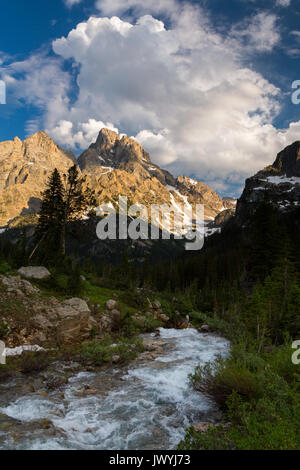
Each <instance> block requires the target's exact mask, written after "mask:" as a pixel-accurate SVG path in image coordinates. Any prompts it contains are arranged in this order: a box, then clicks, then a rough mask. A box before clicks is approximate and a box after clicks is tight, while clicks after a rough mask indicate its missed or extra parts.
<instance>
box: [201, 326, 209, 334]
mask: <svg viewBox="0 0 300 470" xmlns="http://www.w3.org/2000/svg"><path fill="white" fill-rule="evenodd" d="M199 331H200V333H209V332H210V327H209V326H208V325H202V326H201V328H200V330H199Z"/></svg>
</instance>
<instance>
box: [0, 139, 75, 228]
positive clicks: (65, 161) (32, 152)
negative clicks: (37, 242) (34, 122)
mask: <svg viewBox="0 0 300 470" xmlns="http://www.w3.org/2000/svg"><path fill="white" fill-rule="evenodd" d="M74 161H75V156H74V155H73V154H72V152H68V151H64V150H62V149H61V148H60V147H59V146H58V145H56V144H55V142H54V141H53V140H52V139H50V137H49V136H48V135H47V134H46V133H45V132H38V133H37V134H34V135H33V136H31V137H29V138H28V139H26V140H25V141H24V142H21V140H20V139H18V137H16V138H15V139H14V140H13V141H7V142H0V226H3V225H6V224H7V222H8V221H9V220H11V219H13V218H14V217H16V216H18V215H20V214H30V213H35V212H37V211H38V210H39V207H40V196H41V191H43V190H44V188H45V184H46V182H47V181H48V178H49V176H50V174H51V173H52V172H53V170H54V168H56V167H57V168H59V170H60V171H61V172H62V173H65V172H66V171H67V170H68V168H69V167H70V166H72V165H73V164H74Z"/></svg>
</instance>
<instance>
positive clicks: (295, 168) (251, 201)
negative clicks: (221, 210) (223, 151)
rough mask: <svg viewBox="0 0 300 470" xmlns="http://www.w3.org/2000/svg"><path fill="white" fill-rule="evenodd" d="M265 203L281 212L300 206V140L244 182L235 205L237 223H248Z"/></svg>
mask: <svg viewBox="0 0 300 470" xmlns="http://www.w3.org/2000/svg"><path fill="white" fill-rule="evenodd" d="M264 200H265V201H269V202H271V203H272V204H273V205H274V206H276V207H277V208H278V210H280V211H281V212H288V211H292V210H293V209H295V208H297V207H299V206H300V141H297V142H294V143H293V144H292V145H289V146H288V147H286V148H285V149H284V150H282V151H281V152H280V153H279V154H278V155H277V157H276V159H275V161H274V163H273V165H270V166H267V167H266V168H264V169H263V170H261V171H259V172H258V173H257V174H256V175H254V176H252V177H251V178H249V179H247V180H246V185H245V189H244V192H243V194H242V196H241V197H240V199H239V200H238V203H237V209H236V216H237V221H238V222H240V223H241V224H245V223H247V220H249V218H250V217H251V216H252V215H253V213H254V212H255V210H256V208H257V206H258V205H259V203H260V202H262V201H264Z"/></svg>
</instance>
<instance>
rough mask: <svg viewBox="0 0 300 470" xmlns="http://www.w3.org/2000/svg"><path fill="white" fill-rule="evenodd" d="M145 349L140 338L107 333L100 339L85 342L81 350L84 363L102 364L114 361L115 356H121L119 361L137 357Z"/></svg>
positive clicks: (80, 354)
mask: <svg viewBox="0 0 300 470" xmlns="http://www.w3.org/2000/svg"><path fill="white" fill-rule="evenodd" d="M142 350H143V344H142V341H141V340H140V339H137V338H133V339H128V338H123V337H118V338H112V337H111V336H109V335H106V336H105V337H104V338H101V339H100V340H93V341H89V342H87V343H85V344H83V345H82V346H81V348H80V351H79V356H80V360H81V361H82V362H83V363H91V364H92V365H94V366H100V365H102V364H104V363H108V362H112V360H113V357H114V356H119V359H118V362H125V361H128V360H132V359H135V358H136V356H137V355H138V353H139V352H141V351H142Z"/></svg>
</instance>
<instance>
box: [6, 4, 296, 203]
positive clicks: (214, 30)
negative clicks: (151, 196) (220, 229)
mask: <svg viewBox="0 0 300 470" xmlns="http://www.w3.org/2000/svg"><path fill="white" fill-rule="evenodd" d="M67 2H69V5H67V4H66V3H67ZM72 3H74V4H73V5H71V4H72ZM105 18H106V19H105ZM112 18H114V19H112ZM79 24H81V26H78V25H79ZM0 44H1V46H0V50H1V52H0V78H2V79H3V80H4V81H5V82H6V86H7V104H6V105H0V140H9V139H13V138H14V137H15V136H16V135H18V136H19V137H20V138H21V139H24V138H26V137H27V136H28V135H30V134H31V133H33V132H35V131H38V130H42V129H46V130H47V132H48V133H49V134H50V135H51V136H52V137H53V138H54V139H55V140H56V141H57V142H58V143H59V144H60V145H61V146H63V147H66V148H70V149H72V150H74V151H75V153H76V154H80V153H81V151H82V150H83V149H85V148H86V147H87V146H88V145H89V144H90V143H91V142H92V141H93V140H94V139H95V137H96V135H97V133H98V132H99V130H100V128H101V127H103V126H106V127H110V128H112V129H116V130H118V131H119V132H121V133H126V134H128V135H130V136H134V137H135V138H136V139H137V140H138V141H140V142H141V143H142V144H143V145H144V146H145V148H146V149H147V150H148V151H149V152H150V154H151V156H152V158H153V160H154V161H155V162H156V163H158V164H160V165H161V166H163V167H165V168H167V169H169V170H170V171H172V172H173V173H175V174H176V175H178V174H188V175H194V176H195V177H197V178H199V179H201V180H203V181H205V182H207V183H209V184H210V185H211V186H212V187H214V188H215V189H216V190H218V191H219V192H220V193H222V194H226V195H229V194H235V195H238V194H239V192H240V191H241V188H242V186H243V182H244V179H245V178H246V177H248V176H250V175H251V174H253V173H254V172H255V171H257V170H259V169H260V168H261V167H262V166H264V165H266V164H269V163H270V162H271V161H273V160H274V158H275V155H276V152H277V151H279V150H280V149H281V148H282V147H284V146H285V145H288V144H289V143H291V142H293V141H294V140H297V139H299V140H300V122H299V111H300V105H298V106H297V105H294V104H292V102H291V93H292V89H291V84H292V82H293V81H294V80H300V67H299V60H300V2H299V0H266V1H260V0H251V1H249V0H226V1H225V0H198V1H185V2H183V1H181V0H157V1H156V2H153V1H150V0H143V1H142V0H109V1H108V0H77V2H76V0H75V2H74V0H73V1H72V0H52V1H51V2H40V1H38V0H28V1H26V2H25V1H24V0H11V1H10V2H5V5H2V6H1V17H0Z"/></svg>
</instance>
